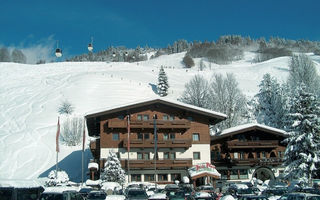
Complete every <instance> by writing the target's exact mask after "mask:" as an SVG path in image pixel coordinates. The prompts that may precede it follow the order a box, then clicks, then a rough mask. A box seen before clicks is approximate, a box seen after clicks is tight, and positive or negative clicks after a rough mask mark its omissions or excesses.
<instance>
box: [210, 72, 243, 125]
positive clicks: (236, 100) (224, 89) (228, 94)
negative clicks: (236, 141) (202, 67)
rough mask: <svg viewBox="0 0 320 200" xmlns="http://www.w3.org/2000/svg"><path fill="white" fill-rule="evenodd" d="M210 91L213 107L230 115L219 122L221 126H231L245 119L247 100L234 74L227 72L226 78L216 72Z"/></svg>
mask: <svg viewBox="0 0 320 200" xmlns="http://www.w3.org/2000/svg"><path fill="white" fill-rule="evenodd" d="M210 92H211V94H210V98H211V99H210V102H211V106H210V107H211V109H212V110H215V111H218V112H222V113H224V114H226V115H227V116H228V118H227V119H226V120H224V121H223V122H221V123H219V126H220V128H230V127H232V126H235V125H238V124H239V123H241V121H242V120H244V119H243V118H244V117H245V114H246V113H247V107H246V106H247V100H246V97H245V96H244V94H243V93H242V92H241V90H240V89H239V87H238V82H237V81H236V79H235V77H234V75H233V74H227V76H226V78H224V77H223V76H222V75H221V74H215V75H214V76H213V77H212V81H211V87H210Z"/></svg>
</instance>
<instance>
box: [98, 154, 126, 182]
mask: <svg viewBox="0 0 320 200" xmlns="http://www.w3.org/2000/svg"><path fill="white" fill-rule="evenodd" d="M100 179H101V180H102V181H106V182H117V183H119V184H121V185H122V184H124V182H125V172H124V170H123V169H122V168H121V164H120V161H119V159H118V157H117V155H116V154H115V152H113V151H109V156H108V158H107V161H106V163H105V165H104V171H103V172H102V173H101V175H100Z"/></svg>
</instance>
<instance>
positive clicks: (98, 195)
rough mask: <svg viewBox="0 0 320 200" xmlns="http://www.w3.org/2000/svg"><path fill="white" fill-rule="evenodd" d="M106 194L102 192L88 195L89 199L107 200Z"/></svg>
mask: <svg viewBox="0 0 320 200" xmlns="http://www.w3.org/2000/svg"><path fill="white" fill-rule="evenodd" d="M106 196H107V195H106V194H105V193H102V192H91V193H89V195H88V198H89V199H105V198H106Z"/></svg>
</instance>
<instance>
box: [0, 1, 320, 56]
mask: <svg viewBox="0 0 320 200" xmlns="http://www.w3.org/2000/svg"><path fill="white" fill-rule="evenodd" d="M0 3H1V4H0V8H1V12H0V26H1V27H2V28H1V31H0V45H2V46H3V45H4V46H13V47H18V48H19V47H20V48H28V47H32V46H36V45H38V46H41V45H43V46H46V47H48V48H52V49H53V50H52V51H54V48H55V43H56V41H57V40H59V47H61V48H62V49H63V51H64V57H65V58H66V57H68V56H71V55H76V54H83V53H87V45H88V43H89V42H90V40H91V37H93V38H94V41H93V43H94V51H95V52H96V51H99V50H103V49H106V48H107V47H109V46H119V45H124V46H127V47H131V48H134V47H136V46H137V45H141V46H145V45H149V46H151V47H166V46H167V45H168V44H171V43H173V42H174V41H175V40H178V39H186V40H188V41H194V40H200V41H204V40H209V41H212V40H216V39H217V38H218V37H219V36H221V35H226V34H228V35H229V34H237V35H242V36H250V37H252V38H259V37H265V38H267V39H268V38H269V37H270V36H279V37H284V38H288V39H308V40H320V11H319V8H320V1H318V0H299V1H297V0H290V1H289V0H286V1H285V0H220V1H218V0H120V1H118V0H113V1H111V0H50V1H49V0H48V1H45V0H10V1H8V0H0Z"/></svg>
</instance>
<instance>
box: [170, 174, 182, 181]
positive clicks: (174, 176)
mask: <svg viewBox="0 0 320 200" xmlns="http://www.w3.org/2000/svg"><path fill="white" fill-rule="evenodd" d="M175 180H178V181H180V180H181V174H171V181H175Z"/></svg>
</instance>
